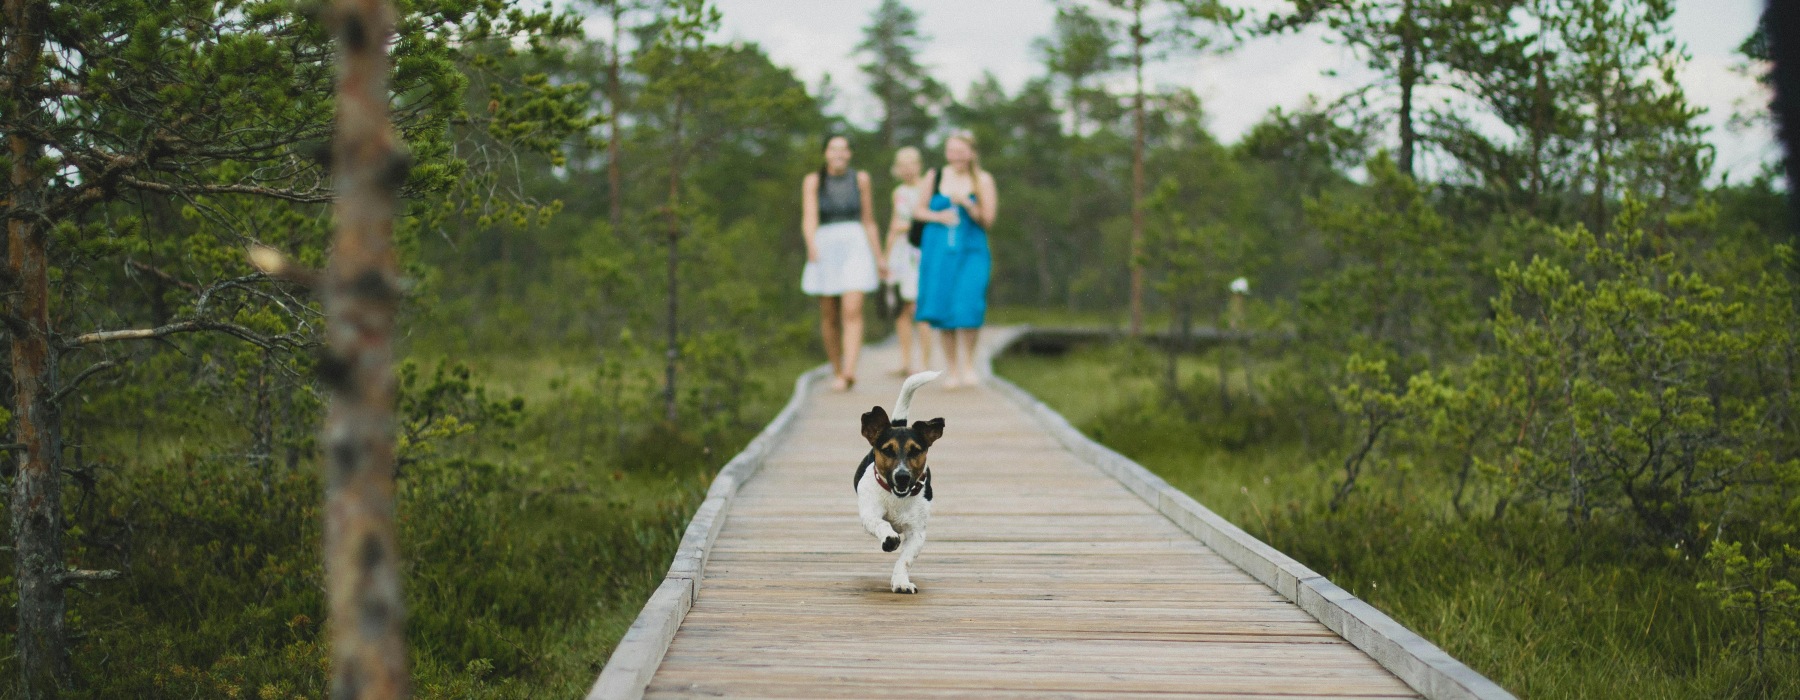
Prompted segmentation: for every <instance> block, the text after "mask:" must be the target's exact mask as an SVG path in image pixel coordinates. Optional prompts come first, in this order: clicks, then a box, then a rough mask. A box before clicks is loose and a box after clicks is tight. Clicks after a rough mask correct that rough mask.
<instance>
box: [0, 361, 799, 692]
mask: <svg viewBox="0 0 1800 700" xmlns="http://www.w3.org/2000/svg"><path fill="white" fill-rule="evenodd" d="M421 354H423V353H421ZM462 359H463V360H464V361H466V362H468V363H470V364H475V365H478V366H479V370H477V371H474V372H470V371H467V370H463V369H458V363H456V362H451V361H448V360H446V359H443V358H441V357H432V356H430V355H428V354H426V356H425V357H423V358H422V359H421V360H420V361H419V362H418V363H417V364H416V365H415V369H414V371H413V372H412V373H411V374H410V377H411V379H410V380H408V383H406V385H405V386H406V389H405V390H404V391H403V394H405V395H406V396H407V397H408V398H405V399H403V401H402V413H403V414H406V418H407V421H408V422H407V425H405V426H403V429H402V433H403V435H404V436H405V437H404V438H403V440H402V448H401V453H400V455H401V459H400V473H399V478H398V484H399V492H398V494H397V498H398V505H399V511H398V517H399V527H400V542H401V546H402V549H403V551H404V553H403V557H404V565H405V568H404V586H405V594H406V598H407V606H408V610H407V638H408V642H409V646H410V651H411V663H412V666H413V677H414V679H415V684H416V688H415V696H416V697H420V698H540V697H578V696H579V695H580V694H581V693H582V692H584V691H585V689H586V688H587V686H588V684H590V683H592V682H593V679H594V677H595V676H596V675H597V674H598V672H599V669H600V667H601V666H602V665H603V664H604V663H605V660H606V658H607V657H608V655H610V653H611V651H612V648H613V646H614V645H615V644H616V643H617V642H618V639H619V638H620V636H622V635H623V634H624V631H625V629H626V628H627V627H628V626H629V625H630V623H631V621H632V620H633V619H634V618H635V617H636V615H637V612H638V610H639V609H640V608H641V607H642V605H643V602H644V601H645V600H646V599H647V598H648V596H649V594H650V592H651V591H653V590H654V589H655V587H656V585H657V584H658V583H659V582H660V580H661V578H662V576H663V574H664V572H665V570H666V569H667V567H668V564H669V561H670V559H671V557H672V556H673V555H674V551H675V548H676V545H677V543H678V541H679V539H680V536H681V530H682V528H683V526H684V525H685V523H686V521H687V519H688V518H689V517H690V516H691V515H692V513H693V510H694V508H696V507H697V506H698V505H699V502H700V501H701V499H702V498H703V497H704V494H705V490H706V487H707V485H708V484H709V482H710V481H711V478H712V475H713V473H714V472H715V471H716V470H717V469H718V468H719V467H720V466H722V465H723V464H724V462H725V461H727V460H728V459H729V458H730V456H731V455H732V454H734V453H735V452H736V451H737V450H739V449H741V447H742V445H743V444H745V443H746V442H747V441H748V439H749V438H750V437H752V436H753V435H754V434H755V433H756V432H757V431H758V430H760V429H761V426H762V425H763V424H764V423H766V422H767V421H768V420H769V419H770V418H772V417H773V416H774V415H775V413H776V412H777V411H778V410H779V409H780V407H781V405H782V404H783V403H785V401H786V400H787V398H788V396H789V393H790V391H791V387H792V382H793V378H794V377H795V376H796V375H798V374H799V373H800V372H801V371H802V370H803V369H805V367H806V366H807V364H808V363H806V362H803V361H800V360H794V361H789V362H784V363H776V364H774V365H764V366H757V367H753V368H750V369H749V370H748V371H747V372H746V373H745V374H743V375H741V376H737V377H734V378H732V384H731V385H730V386H729V387H723V388H722V387H721V385H719V384H718V383H717V382H713V383H707V382H695V384H696V386H695V387H693V389H692V390H691V391H689V392H684V394H685V395H684V399H683V401H684V411H686V413H684V416H696V415H700V414H702V413H706V414H709V416H708V417H707V418H706V419H704V420H702V419H698V418H696V419H693V420H687V421H684V422H683V424H682V425H681V426H680V427H672V426H668V425H665V424H662V423H661V422H660V421H658V420H655V419H648V418H646V417H645V416H646V415H659V410H660V405H658V404H656V399H655V398H654V395H655V388H656V383H655V380H654V376H655V372H656V369H657V368H656V367H655V366H654V365H651V364H649V363H644V362H636V361H620V362H615V363H611V364H608V363H605V362H595V361H594V360H592V359H591V358H587V357H583V356H582V355H581V353H556V352H551V351H544V352H527V353H520V354H514V355H510V356H505V357H485V356H478V357H473V358H471V357H464V358H462ZM472 377H473V378H472ZM476 378H478V379H476ZM727 390H729V392H732V397H731V398H732V400H733V401H734V403H732V404H731V406H730V409H729V410H713V409H714V408H715V407H716V406H717V405H719V404H720V402H722V401H723V400H724V399H723V398H721V397H722V396H723V395H724V393H726V391H727ZM169 392H171V393H172V394H173V395H167V396H158V397H154V399H155V400H156V401H160V402H164V403H167V404H168V405H173V406H184V407H189V408H188V409H185V410H181V411H170V410H155V409H154V405H145V404H142V403H141V402H139V401H138V399H130V400H121V401H120V402H118V403H116V404H110V405H108V406H105V407H102V408H101V409H95V410H104V411H107V412H108V413H107V415H113V414H117V415H136V416H137V419H136V420H134V421H123V420H121V421H111V422H99V421H96V422H95V424H99V425H103V426H104V427H103V428H102V429H99V430H91V431H89V433H88V434H86V435H82V436H80V440H81V443H82V449H83V450H85V455H84V456H85V459H86V461H87V462H89V463H94V464H101V465H106V466H105V468H103V469H100V470H98V471H97V472H96V473H95V474H94V475H93V480H92V482H91V483H85V484H80V485H77V486H76V487H74V488H73V489H72V491H71V494H70V497H69V502H70V509H71V522H72V523H73V524H74V527H73V528H72V530H71V533H70V535H71V543H72V544H71V559H72V560H73V561H74V562H75V563H76V564H78V565H80V566H83V567H85V568H115V569H119V570H121V571H124V572H125V574H126V575H125V577H124V578H123V579H121V580H119V581H114V582H106V583H97V584H89V585H87V586H86V587H85V589H84V590H81V591H78V592H76V593H75V594H74V596H73V597H72V599H71V600H72V604H71V608H70V616H69V618H70V624H71V629H72V630H73V631H74V632H75V635H74V644H73V649H72V652H73V653H72V657H73V661H74V663H75V673H76V675H77V683H78V686H79V687H78V688H77V690H76V692H75V693H73V694H72V696H73V697H78V698H79V697H85V698H96V699H98V698H259V699H267V700H276V699H285V698H319V697H323V696H324V695H325V694H326V691H325V687H324V682H325V681H324V679H325V664H326V649H325V647H324V640H325V636H324V633H323V629H322V626H323V623H324V620H323V617H324V614H323V610H324V600H323V591H322V582H323V581H322V572H321V570H320V563H319V560H320V556H319V551H318V548H319V529H320V523H321V522H322V517H321V514H320V512H319V503H320V501H321V494H322V488H321V485H320V483H319V479H318V476H317V473H316V467H314V457H312V456H310V455H307V454H305V453H306V451H308V450H310V446H309V445H307V444H304V443H305V442H307V441H309V440H310V438H305V437H302V438H300V439H301V441H302V444H301V445H300V448H299V452H298V454H299V455H300V457H299V459H298V460H295V461H293V462H292V463H287V464H283V463H282V460H279V459H278V460H275V462H276V464H275V465H274V466H272V467H270V468H267V469H258V468H253V467H252V466H250V465H249V463H248V462H247V461H246V459H245V455H244V438H243V436H242V435H240V434H237V433H236V432H234V431H221V430H218V429H216V428H215V429H212V430H208V429H207V427H208V426H220V425H233V424H234V420H237V417H236V416H234V415H233V414H231V410H232V409H231V407H230V404H229V403H228V402H223V403H222V402H219V401H216V400H214V401H212V402H210V403H209V402H208V401H207V400H206V396H205V395H204V394H203V393H201V390H200V389H190V388H184V387H180V386H176V387H172V388H170V389H169ZM183 392H189V393H193V395H191V396H190V395H185V394H184V393H183ZM515 399H517V400H515ZM0 558H3V557H0ZM0 564H4V565H6V567H7V568H6V570H8V571H10V568H11V562H10V560H7V561H4V562H0ZM7 590H11V589H10V586H9V587H8V588H7ZM6 632H7V633H8V634H9V635H10V633H11V630H10V629H7V630H6ZM11 643H12V640H11V639H10V638H8V639H3V640H0V644H11ZM12 663H13V661H12V660H11V659H0V676H11V675H13V674H15V673H16V669H14V668H12V666H11V664H12ZM11 690H12V686H11V685H10V684H0V694H4V693H5V692H10V691H11Z"/></svg>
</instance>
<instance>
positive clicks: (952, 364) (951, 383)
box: [938, 328, 963, 389]
mask: <svg viewBox="0 0 1800 700" xmlns="http://www.w3.org/2000/svg"><path fill="white" fill-rule="evenodd" d="M938 337H939V338H942V339H943V340H944V374H945V375H946V379H945V380H944V388H946V389H955V388H957V387H959V386H962V385H963V381H962V371H961V370H960V369H959V366H958V365H957V364H956V331H955V330H952V329H949V328H946V329H944V330H942V331H939V332H938Z"/></svg>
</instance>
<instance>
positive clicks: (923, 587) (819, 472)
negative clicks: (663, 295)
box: [590, 349, 1447, 698]
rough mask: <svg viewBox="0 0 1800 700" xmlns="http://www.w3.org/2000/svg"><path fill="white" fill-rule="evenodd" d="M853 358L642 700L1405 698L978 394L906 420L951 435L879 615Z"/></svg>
mask: <svg viewBox="0 0 1800 700" xmlns="http://www.w3.org/2000/svg"><path fill="white" fill-rule="evenodd" d="M867 355H868V356H867V357H866V359H865V363H866V364H865V367H866V369H865V371H864V372H863V375H864V377H863V380H862V381H861V382H860V383H859V384H858V385H857V387H856V390H855V391H853V392H850V393H846V394H836V393H830V392H823V393H814V394H813V395H812V396H811V398H810V400H808V401H806V402H805V404H804V405H803V406H802V407H801V408H800V409H799V412H798V414H797V415H795V417H794V420H793V423H792V424H791V426H790V427H789V428H788V430H787V431H786V433H785V434H784V435H783V436H782V437H781V439H780V440H779V441H778V442H776V443H775V444H774V445H773V446H772V447H771V448H770V451H769V453H768V455H767V458H766V460H765V461H764V462H763V464H762V466H761V468H760V470H758V471H756V473H755V476H754V477H752V478H750V479H748V480H747V481H746V482H745V483H743V484H742V485H741V487H740V488H739V490H738V491H737V492H736V494H735V497H734V498H733V499H732V500H731V501H730V502H729V505H728V507H727V509H726V510H725V512H724V513H723V514H722V517H723V526H722V527H721V528H719V529H718V531H717V532H718V534H717V539H716V541H715V542H714V543H713V545H712V547H711V550H710V554H709V555H707V557H706V558H705V559H704V565H703V571H702V572H700V575H699V580H698V581H697V582H695V584H696V585H695V589H696V590H698V591H699V593H697V594H694V595H693V596H692V607H691V609H690V610H689V611H688V612H687V614H686V616H685V619H682V618H679V616H677V617H676V619H679V620H680V627H679V629H678V630H676V631H675V633H674V635H673V639H672V641H670V642H669V644H668V647H667V652H666V654H665V655H663V656H662V658H661V659H660V665H658V666H656V668H655V672H654V675H653V676H649V682H648V687H647V688H646V689H645V696H646V697H653V698H686V697H737V698H849V697H855V698H888V697H892V698H935V697H979V698H1047V697H1069V698H1076V697H1082V698H1085V697H1135V696H1144V697H1150V696H1154V697H1158V698H1170V697H1209V698H1210V697H1238V696H1284V697H1418V693H1417V692H1416V691H1415V690H1414V689H1413V688H1412V687H1409V686H1408V685H1407V683H1405V682H1402V681H1401V680H1400V679H1399V678H1397V677H1396V676H1395V675H1394V674H1392V673H1390V672H1389V671H1388V670H1387V669H1385V668H1383V666H1382V665H1381V664H1378V663H1377V662H1376V661H1375V660H1374V659H1372V658H1371V657H1370V656H1369V655H1368V654H1365V653H1364V652H1363V651H1361V650H1359V649H1358V648H1357V647H1356V646H1353V645H1352V644H1351V643H1349V642H1347V641H1345V639H1344V638H1342V637H1340V636H1339V635H1338V634H1336V633H1333V632H1332V631H1331V630H1330V629H1328V628H1327V627H1326V626H1325V625H1324V624H1321V622H1320V621H1319V620H1318V619H1316V618H1315V617H1314V616H1313V615H1311V614H1309V613H1308V612H1306V611H1305V610H1303V609H1302V608H1301V607H1299V606H1297V605H1296V604H1295V603H1294V602H1290V600H1289V599H1288V598H1285V597H1283V596H1282V595H1280V594H1278V593H1277V592H1276V591H1275V590H1274V589H1271V588H1270V587H1269V586H1267V585H1264V584H1263V583H1262V582H1260V581H1258V580H1257V579H1256V578H1253V577H1252V576H1251V575H1249V574H1247V573H1245V571H1244V570H1242V569H1240V568H1239V567H1238V566H1235V565H1233V564H1232V563H1231V562H1230V561H1228V560H1226V559H1225V558H1223V557H1221V556H1220V555H1219V554H1218V553H1215V552H1214V551H1213V550H1212V549H1209V548H1208V547H1207V546H1206V545H1204V544H1202V543H1201V542H1200V541H1199V540H1198V539H1196V538H1195V536H1194V535H1192V534H1190V533H1189V532H1188V531H1185V530H1183V529H1182V528H1181V527H1178V526H1177V525H1176V523H1175V522H1173V521H1171V520H1170V519H1169V518H1168V517H1166V516H1165V515H1163V514H1162V513H1160V512H1158V510H1157V509H1155V508H1153V507H1151V506H1150V505H1149V504H1147V503H1146V501H1145V500H1144V499H1143V498H1141V497H1140V496H1139V495H1138V494H1135V493H1134V492H1133V491H1132V490H1131V489H1128V488H1127V487H1126V486H1124V485H1122V484H1121V482H1120V481H1119V480H1117V479H1115V478H1114V477H1112V476H1109V475H1108V474H1107V473H1105V472H1103V471H1102V470H1100V469H1099V468H1097V467H1095V466H1094V465H1093V464H1091V463H1089V462H1088V461H1086V460H1084V459H1082V458H1081V457H1078V456H1077V455H1076V454H1075V453H1074V452H1072V451H1071V450H1070V449H1068V448H1067V447H1066V446H1065V445H1064V444H1063V443H1061V442H1059V441H1058V440H1057V439H1056V438H1054V437H1052V436H1051V435H1050V434H1048V433H1047V432H1046V431H1045V430H1044V429H1043V427H1042V426H1041V425H1040V423H1039V422H1038V421H1037V420H1036V419H1034V418H1033V416H1032V415H1031V414H1030V413H1029V412H1027V411H1026V410H1025V409H1024V408H1022V407H1021V406H1020V405H1019V404H1018V402H1017V401H1014V400H1011V399H1009V398H1007V397H1006V396H1004V395H1003V394H1002V393H1001V392H1000V391H998V390H996V389H995V388H993V387H991V386H986V385H984V386H982V387H978V388H970V389H961V390H945V389H942V388H941V387H939V386H937V385H929V386H927V387H926V388H924V389H923V390H921V391H920V392H919V394H918V396H917V397H916V399H915V400H914V405H913V415H912V417H913V418H915V419H925V418H931V417H935V416H943V417H945V419H946V420H947V423H948V427H947V428H946V430H945V433H944V437H943V439H942V440H940V441H939V442H938V443H937V444H936V445H935V446H934V447H933V448H932V450H931V456H930V460H931V461H930V464H931V470H932V474H933V475H934V478H933V483H934V488H935V492H936V499H935V500H934V501H933V504H934V512H933V517H932V520H931V525H930V530H929V533H930V538H929V540H928V542H927V544H926V546H925V549H924V552H923V553H922V554H921V555H920V557H919V559H918V561H917V563H916V564H915V565H914V567H913V570H912V579H913V581H914V582H915V583H917V584H918V585H919V588H920V591H919V593H918V594H917V595H900V594H895V593H890V592H889V591H888V580H887V579H888V574H889V571H890V569H891V567H892V564H893V560H894V555H892V554H887V553H884V552H881V551H880V548H879V546H878V544H877V543H876V541H875V540H874V538H872V537H870V536H868V535H867V534H865V533H864V532H863V531H862V528H861V526H860V525H859V524H858V521H857V514H856V500H855V497H854V493H853V491H852V488H851V474H852V471H853V470H854V468H855V466H856V463H857V461H858V460H859V459H861V457H862V456H863V454H864V453H865V452H867V451H868V444H867V443H866V442H865V441H863V440H862V438H861V437H860V436H859V435H858V432H857V426H858V418H859V416H860V415H861V413H862V412H863V411H866V410H868V409H869V408H870V407H871V406H873V405H876V404H880V405H881V406H883V407H887V408H891V404H892V402H893V400H894V394H895V392H896V391H897V390H898V387H899V381H898V378H895V377H889V376H886V375H884V374H881V373H882V372H884V371H885V370H886V369H887V368H889V367H891V366H892V365H893V362H894V359H893V358H894V354H893V351H892V350H881V349H877V350H874V351H871V352H869V353H867ZM678 566H679V564H678ZM654 604H655V603H654V602H653V605H654ZM647 616H648V614H647ZM620 653H625V652H620ZM1446 658H1447V657H1446ZM615 663H618V661H617V657H616V656H615ZM649 663H651V664H654V663H656V662H655V661H651V662H649ZM610 668H611V666H609V669H610ZM644 673H645V675H649V674H648V671H647V670H646V671H645V672H644ZM606 682H607V677H606V676H604V675H603V676H602V678H601V683H600V684H599V685H605V684H606ZM599 685H597V687H596V690H595V696H605V695H607V693H603V692H601V688H600V687H599ZM595 696H590V697H595Z"/></svg>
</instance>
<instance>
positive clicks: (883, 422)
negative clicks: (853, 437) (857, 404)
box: [862, 406, 888, 445]
mask: <svg viewBox="0 0 1800 700" xmlns="http://www.w3.org/2000/svg"><path fill="white" fill-rule="evenodd" d="M887 429H888V415H887V411H886V410H885V409H883V408H882V407H880V406H876V407H875V408H873V409H870V410H869V412H868V413H864V414H863V416H862V434H863V437H864V438H866V439H867V440H868V441H869V444H871V445H873V444H875V441H876V440H880V439H881V434H882V433H885V432H887Z"/></svg>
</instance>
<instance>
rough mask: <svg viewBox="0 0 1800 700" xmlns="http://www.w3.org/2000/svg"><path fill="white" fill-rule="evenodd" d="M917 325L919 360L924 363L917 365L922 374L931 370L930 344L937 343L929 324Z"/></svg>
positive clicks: (935, 334)
mask: <svg viewBox="0 0 1800 700" xmlns="http://www.w3.org/2000/svg"><path fill="white" fill-rule="evenodd" d="M917 325H918V327H919V359H920V360H922V361H923V362H924V364H922V365H919V371H921V372H924V371H928V370H930V369H931V344H932V343H935V342H937V332H936V331H933V330H931V324H929V323H920V324H917Z"/></svg>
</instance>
